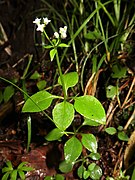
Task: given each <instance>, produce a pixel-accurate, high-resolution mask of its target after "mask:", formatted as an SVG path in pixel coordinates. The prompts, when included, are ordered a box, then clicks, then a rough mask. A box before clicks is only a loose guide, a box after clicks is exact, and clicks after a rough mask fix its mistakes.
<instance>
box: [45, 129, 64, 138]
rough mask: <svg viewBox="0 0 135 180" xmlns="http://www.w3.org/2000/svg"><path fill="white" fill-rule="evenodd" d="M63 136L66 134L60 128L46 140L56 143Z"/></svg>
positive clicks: (48, 135)
mask: <svg viewBox="0 0 135 180" xmlns="http://www.w3.org/2000/svg"><path fill="white" fill-rule="evenodd" d="M63 134H64V133H63V131H61V130H60V129H58V128H55V129H53V130H52V131H50V132H49V133H48V134H47V136H46V137H45V139H46V140H47V141H55V140H58V139H60V138H61V137H62V136H63Z"/></svg>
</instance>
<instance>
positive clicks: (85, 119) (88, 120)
mask: <svg viewBox="0 0 135 180" xmlns="http://www.w3.org/2000/svg"><path fill="white" fill-rule="evenodd" d="M85 125H87V126H99V125H100V124H99V123H98V122H96V121H93V120H91V119H88V118H84V122H83V126H85Z"/></svg>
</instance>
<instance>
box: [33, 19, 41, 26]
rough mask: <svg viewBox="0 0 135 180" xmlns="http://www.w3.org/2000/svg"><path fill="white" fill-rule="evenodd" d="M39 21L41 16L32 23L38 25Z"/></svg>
mask: <svg viewBox="0 0 135 180" xmlns="http://www.w3.org/2000/svg"><path fill="white" fill-rule="evenodd" d="M40 22H41V18H36V19H35V20H34V21H33V23H34V24H36V25H39V24H40Z"/></svg>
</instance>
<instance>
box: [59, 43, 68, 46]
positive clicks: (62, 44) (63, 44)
mask: <svg viewBox="0 0 135 180" xmlns="http://www.w3.org/2000/svg"><path fill="white" fill-rule="evenodd" d="M58 47H69V45H68V44H65V43H61V44H59V45H58Z"/></svg>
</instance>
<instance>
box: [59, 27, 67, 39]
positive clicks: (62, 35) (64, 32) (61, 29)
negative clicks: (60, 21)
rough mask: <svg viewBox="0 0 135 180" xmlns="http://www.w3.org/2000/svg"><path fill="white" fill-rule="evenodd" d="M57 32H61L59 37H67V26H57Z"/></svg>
mask: <svg viewBox="0 0 135 180" xmlns="http://www.w3.org/2000/svg"><path fill="white" fill-rule="evenodd" d="M59 33H60V34H61V38H62V39H65V38H66V37H67V26H64V28H62V27H60V28H59Z"/></svg>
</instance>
